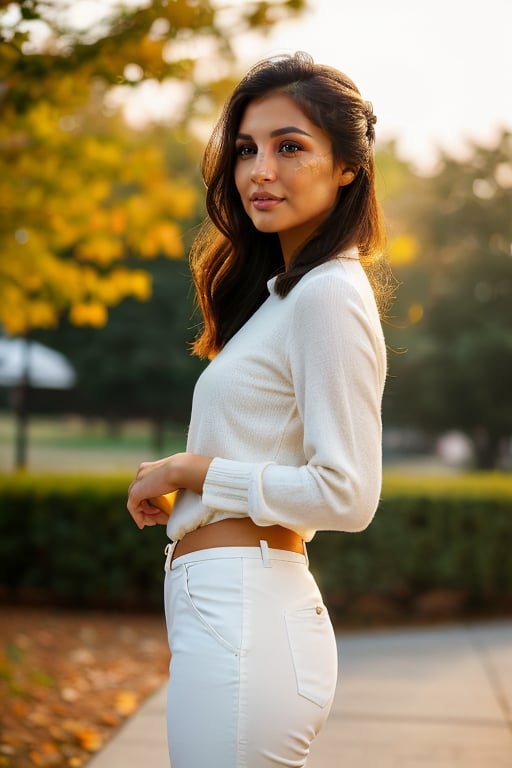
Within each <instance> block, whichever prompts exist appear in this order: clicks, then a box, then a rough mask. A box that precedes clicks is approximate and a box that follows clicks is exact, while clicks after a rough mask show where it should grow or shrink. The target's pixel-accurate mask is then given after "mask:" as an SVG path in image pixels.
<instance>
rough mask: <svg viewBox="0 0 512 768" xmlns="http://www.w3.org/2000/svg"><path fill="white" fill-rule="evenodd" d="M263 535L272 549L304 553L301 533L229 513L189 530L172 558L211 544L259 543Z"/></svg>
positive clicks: (256, 545) (223, 545) (212, 545)
mask: <svg viewBox="0 0 512 768" xmlns="http://www.w3.org/2000/svg"><path fill="white" fill-rule="evenodd" d="M262 539H263V540H264V541H266V542H267V544H268V546H269V548H270V549H285V550H288V551H289V552H298V553H299V554H304V543H303V541H302V539H301V537H300V536H299V534H298V533H294V532H293V531H290V530H289V529H288V528H283V527H282V526H281V525H269V526H261V525H256V523H253V521H252V520H251V519H250V518H249V517H241V518H231V517H230V518H227V519H226V520H219V521H218V522H217V523H210V524H209V525H204V526H202V527H201V528H196V529H195V531H191V532H190V533H187V534H186V535H185V536H184V537H183V538H182V539H181V540H180V541H178V543H177V544H176V546H175V548H174V552H173V556H172V559H173V560H174V559H175V558H176V557H180V556H181V555H188V554H189V553H190V552H196V551H197V550H198V549H211V548H212V547H259V545H260V541H261V540H262Z"/></svg>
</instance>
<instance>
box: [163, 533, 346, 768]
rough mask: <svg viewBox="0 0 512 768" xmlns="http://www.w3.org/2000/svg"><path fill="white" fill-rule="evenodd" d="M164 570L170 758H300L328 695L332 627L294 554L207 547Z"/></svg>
mask: <svg viewBox="0 0 512 768" xmlns="http://www.w3.org/2000/svg"><path fill="white" fill-rule="evenodd" d="M171 554H172V552H171V551H169V554H168V557H167V563H166V571H167V573H166V578H165V613H166V620H167V628H168V637H169V646H170V649H171V654H172V657H171V666H170V680H169V697H168V709H167V729H168V739H169V755H170V759H171V767H172V768H271V767H272V768H274V767H275V766H286V767H287V768H300V767H301V766H304V765H306V760H307V757H308V753H309V747H310V744H311V742H312V741H313V739H314V738H315V736H316V735H317V733H318V732H319V730H320V728H321V727H322V725H323V723H324V722H325V720H326V718H327V715H328V714H329V710H330V707H331V703H332V698H333V695H334V690H335V687H336V678H337V652H336V642H335V637H334V632H333V629H332V625H331V621H330V618H329V615H328V613H327V610H326V608H325V606H324V604H323V602H322V597H321V595H320V592H319V590H318V587H317V585H316V583H315V580H314V578H313V576H312V575H311V573H310V571H309V568H308V562H307V557H306V555H305V554H304V555H301V554H297V553H294V552H287V551H283V550H278V549H269V548H268V546H267V543H266V542H265V541H263V542H261V545H260V547H219V548H214V549H204V550H201V551H198V552H193V553H191V554H188V555H183V556H181V557H177V558H176V559H175V560H174V561H172V563H171V562H170V559H171Z"/></svg>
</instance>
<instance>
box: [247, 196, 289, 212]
mask: <svg viewBox="0 0 512 768" xmlns="http://www.w3.org/2000/svg"><path fill="white" fill-rule="evenodd" d="M283 200H284V198H283V197H277V195H272V194H271V193H270V192H254V193H253V194H252V195H251V197H250V201H251V203H252V204H253V206H254V207H255V208H256V209H257V210H259V211H265V210H268V209H270V208H275V206H276V205H279V203H282V202H283Z"/></svg>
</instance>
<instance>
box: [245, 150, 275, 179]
mask: <svg viewBox="0 0 512 768" xmlns="http://www.w3.org/2000/svg"><path fill="white" fill-rule="evenodd" d="M275 178H276V171H275V167H274V164H273V163H272V161H271V159H270V158H269V156H268V155H267V154H263V153H259V154H258V155H256V158H255V160H254V165H253V167H252V168H251V181H254V182H255V183H256V184H262V183H263V182H265V181H274V179H275Z"/></svg>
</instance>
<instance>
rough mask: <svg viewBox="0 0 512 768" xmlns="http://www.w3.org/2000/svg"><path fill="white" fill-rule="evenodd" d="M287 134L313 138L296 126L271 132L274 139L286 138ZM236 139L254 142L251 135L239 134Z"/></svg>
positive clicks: (288, 126) (287, 126)
mask: <svg viewBox="0 0 512 768" xmlns="http://www.w3.org/2000/svg"><path fill="white" fill-rule="evenodd" d="M287 133H299V134H301V135H302V136H309V137H310V138H312V137H311V134H310V133H307V131H303V130H302V128H297V126H295V125H286V126H285V127H284V128H276V130H275V131H271V133H270V135H271V137H272V138H274V137H275V136H284V135H285V134H287ZM236 138H237V139H243V140H244V141H251V140H252V136H251V135H250V134H249V133H238V134H237V136H236Z"/></svg>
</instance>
